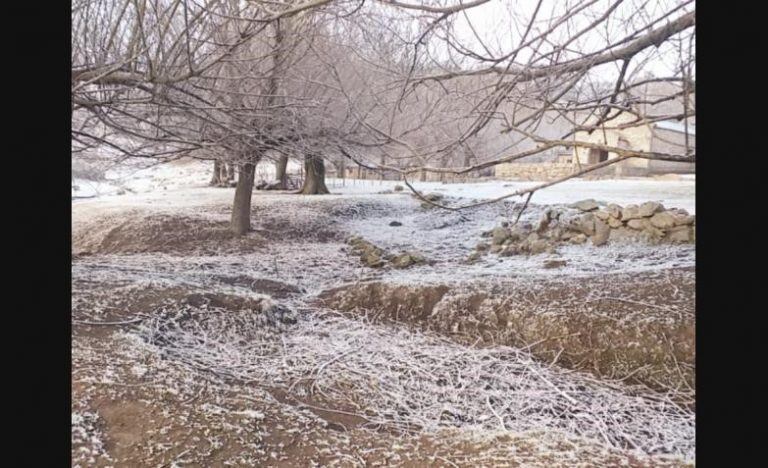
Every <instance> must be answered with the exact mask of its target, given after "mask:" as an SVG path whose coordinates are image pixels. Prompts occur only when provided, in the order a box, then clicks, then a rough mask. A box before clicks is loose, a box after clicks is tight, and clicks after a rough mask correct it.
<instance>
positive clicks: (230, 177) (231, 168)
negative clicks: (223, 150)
mask: <svg viewBox="0 0 768 468" xmlns="http://www.w3.org/2000/svg"><path fill="white" fill-rule="evenodd" d="M234 181H235V165H234V164H227V185H229V186H231V185H232V182H234Z"/></svg>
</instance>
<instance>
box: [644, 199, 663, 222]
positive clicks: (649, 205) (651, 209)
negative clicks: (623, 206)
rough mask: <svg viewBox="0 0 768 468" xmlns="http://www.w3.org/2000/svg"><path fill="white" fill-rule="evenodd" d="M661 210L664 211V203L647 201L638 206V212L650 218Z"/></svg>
mask: <svg viewBox="0 0 768 468" xmlns="http://www.w3.org/2000/svg"><path fill="white" fill-rule="evenodd" d="M660 211H664V205H662V204H661V203H657V202H645V203H643V204H642V205H640V207H639V208H638V214H639V215H640V216H642V217H643V218H649V217H651V216H653V215H654V214H656V213H658V212H660Z"/></svg>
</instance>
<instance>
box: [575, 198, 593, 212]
mask: <svg viewBox="0 0 768 468" xmlns="http://www.w3.org/2000/svg"><path fill="white" fill-rule="evenodd" d="M568 206H569V207H571V208H576V209H577V210H579V211H594V210H596V209H598V208H599V207H600V206H599V205H598V204H597V202H596V201H595V200H593V199H591V198H590V199H588V200H581V201H577V202H576V203H572V204H570V205H568Z"/></svg>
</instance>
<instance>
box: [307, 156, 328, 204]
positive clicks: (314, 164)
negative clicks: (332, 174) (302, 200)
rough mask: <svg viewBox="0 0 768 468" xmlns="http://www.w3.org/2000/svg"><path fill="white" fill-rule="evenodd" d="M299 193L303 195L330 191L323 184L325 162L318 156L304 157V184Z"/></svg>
mask: <svg viewBox="0 0 768 468" xmlns="http://www.w3.org/2000/svg"><path fill="white" fill-rule="evenodd" d="M299 193H300V194H303V195H319V194H323V193H331V192H329V191H328V187H326V186H325V163H324V162H323V158H321V157H320V156H318V155H307V156H306V157H305V158H304V186H303V187H301V191H300V192H299Z"/></svg>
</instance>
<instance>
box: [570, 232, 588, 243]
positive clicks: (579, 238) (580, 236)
mask: <svg viewBox="0 0 768 468" xmlns="http://www.w3.org/2000/svg"><path fill="white" fill-rule="evenodd" d="M586 241H587V235H586V234H583V233H579V234H576V235H575V236H573V237H572V238H571V243H572V244H583V243H584V242H586Z"/></svg>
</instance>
